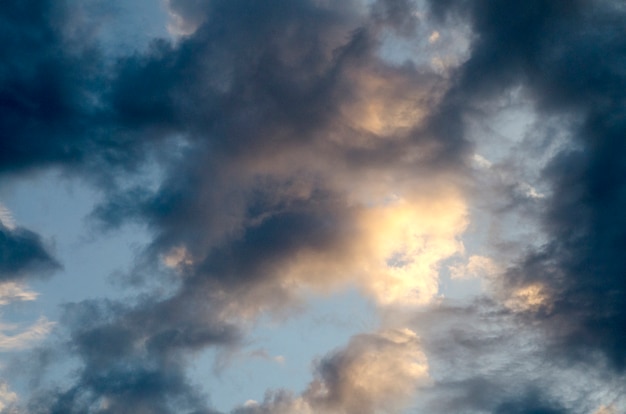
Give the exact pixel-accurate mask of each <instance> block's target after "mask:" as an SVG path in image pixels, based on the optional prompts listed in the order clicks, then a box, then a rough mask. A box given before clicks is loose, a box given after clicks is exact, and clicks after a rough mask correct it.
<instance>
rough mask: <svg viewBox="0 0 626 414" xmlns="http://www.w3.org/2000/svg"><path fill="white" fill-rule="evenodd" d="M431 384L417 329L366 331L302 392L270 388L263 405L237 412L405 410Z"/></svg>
mask: <svg viewBox="0 0 626 414" xmlns="http://www.w3.org/2000/svg"><path fill="white" fill-rule="evenodd" d="M428 382H429V376H428V361H427V360H426V356H425V355H424V353H423V352H422V350H421V347H420V343H419V339H418V338H417V336H416V335H415V333H414V332H412V331H410V330H408V329H404V330H388V331H382V332H377V333H371V334H361V335H357V336H355V337H353V338H352V339H351V340H350V342H349V343H348V345H347V346H346V347H345V348H342V349H339V350H337V351H334V352H332V353H330V354H328V355H327V356H326V357H324V358H322V359H321V360H320V361H319V362H318V364H317V366H316V378H315V380H313V381H312V382H311V383H310V384H309V386H308V388H307V389H306V390H305V391H304V392H303V393H302V395H300V396H294V395H293V394H291V393H290V392H288V391H284V390H278V391H270V392H268V393H267V394H266V397H265V400H264V401H263V402H262V403H257V402H249V403H246V404H245V405H244V406H242V407H240V408H238V409H236V410H234V412H233V413H234V414H255V413H272V414H280V413H299V414H300V413H301V414H305V413H314V412H315V413H346V414H352V413H366V414H367V413H376V412H381V410H382V411H385V412H400V411H401V410H402V409H403V408H404V407H406V405H407V404H408V403H409V402H410V399H411V397H412V396H413V394H414V392H415V391H416V390H417V389H418V388H419V387H420V386H424V385H426V384H427V383H428Z"/></svg>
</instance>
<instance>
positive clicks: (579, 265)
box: [431, 1, 626, 371]
mask: <svg viewBox="0 0 626 414" xmlns="http://www.w3.org/2000/svg"><path fill="white" fill-rule="evenodd" d="M431 7H432V10H433V11H434V12H435V13H438V14H439V15H447V16H448V18H449V19H461V20H469V21H470V22H471V24H472V30H473V32H474V35H475V37H474V41H473V43H472V45H471V50H470V57H469V58H468V60H467V61H466V62H465V63H464V64H463V65H462V66H461V67H460V68H459V69H458V77H457V80H456V85H455V86H454V87H453V88H451V90H450V91H449V93H448V95H447V97H446V98H444V101H445V100H448V99H450V100H453V101H454V102H457V103H458V105H462V107H461V108H464V109H462V110H464V111H466V110H467V108H469V107H470V106H471V105H477V104H479V103H481V102H485V101H488V100H489V99H493V98H495V97H497V96H498V95H499V94H500V93H501V91H503V90H506V89H507V88H513V87H517V86H519V85H521V86H522V87H523V89H524V91H525V93H526V94H527V96H529V97H530V99H531V100H532V102H533V106H534V109H535V110H536V111H537V114H538V116H539V117H540V118H539V119H540V122H546V123H548V122H551V121H554V120H555V119H560V120H561V121H560V122H559V123H558V128H560V129H561V130H562V131H563V133H565V134H566V135H567V137H568V139H567V142H566V144H565V145H563V146H561V148H560V149H559V150H558V151H557V153H556V155H554V156H553V157H552V159H551V160H550V161H549V163H548V165H547V166H546V168H545V169H544V171H543V172H542V177H541V179H542V180H543V183H544V184H546V185H547V186H548V187H549V189H550V191H549V194H545V197H544V198H543V201H544V202H545V203H546V204H545V206H546V207H545V209H544V210H543V211H542V212H541V213H540V215H539V216H538V217H537V222H538V223H540V225H541V228H542V229H543V231H544V232H545V237H546V240H547V242H546V243H545V244H544V245H543V246H541V247H539V248H532V251H531V252H530V253H528V254H523V255H522V256H521V257H519V259H518V264H517V265H516V266H512V267H511V268H510V269H509V271H507V273H506V279H507V285H508V289H510V290H511V291H512V292H523V291H528V292H529V289H530V290H533V289H535V290H536V289H539V287H538V286H541V291H542V292H544V293H543V294H542V298H543V299H542V301H543V300H545V301H546V303H549V306H548V307H534V308H533V309H534V312H530V314H529V315H528V318H529V323H539V324H541V325H542V326H543V327H544V328H545V333H546V335H547V336H548V338H549V339H550V341H552V342H553V344H554V346H555V348H554V349H558V354H559V355H565V356H567V357H569V358H571V359H572V360H575V361H581V360H584V359H585V357H584V355H591V354H593V353H594V351H596V350H599V351H601V352H602V353H603V354H604V355H605V356H606V357H607V359H608V360H609V361H610V364H611V366H612V367H613V368H614V369H616V370H619V371H623V369H624V367H625V366H626V362H625V361H626V354H625V353H624V352H623V350H622V348H623V347H622V346H621V345H620V344H621V343H622V342H623V335H622V333H621V332H623V331H624V329H623V327H624V326H625V323H626V314H625V313H624V309H625V307H624V306H623V305H624V298H625V293H626V285H625V284H624V278H623V277H622V276H621V275H622V274H623V273H624V269H623V260H622V258H621V250H620V247H619V246H621V245H622V239H623V235H624V234H625V229H626V226H625V225H624V221H623V220H622V219H621V217H622V215H621V214H619V213H618V212H617V210H616V208H617V206H619V205H622V204H623V203H624V191H623V189H624V187H625V185H626V182H624V180H622V179H621V177H624V176H625V175H624V174H623V168H624V167H623V166H624V165H626V164H625V163H624V159H623V157H622V155H621V154H623V153H624V151H622V148H623V143H622V140H621V139H620V138H619V137H621V136H622V135H623V132H624V127H625V125H624V122H623V121H622V120H623V119H624V110H623V108H624V105H623V103H624V101H625V96H624V94H623V90H624V88H622V87H620V86H617V85H623V84H624V82H626V76H625V72H624V61H623V54H622V53H621V52H620V51H621V50H623V48H624V40H623V39H624V36H623V35H624V25H623V21H624V18H625V16H624V9H623V8H621V7H620V6H619V5H618V4H617V3H616V2H601V3H599V4H597V7H596V5H593V6H592V5H591V4H590V3H588V2H582V1H580V2H579V1H574V2H561V1H533V2H524V3H519V4H516V5H515V6H513V7H510V5H509V3H506V5H505V2H501V1H492V2H487V1H467V2H464V1H458V2H457V1H449V2H436V3H435V2H431ZM600 56H604V57H606V58H600ZM455 105H457V104H455ZM572 119H574V120H573V121H572ZM531 196H532V194H531ZM513 295H515V293H514V294H513ZM526 296H528V295H526ZM520 309H522V308H520ZM523 309H524V311H527V310H528V308H526V307H523Z"/></svg>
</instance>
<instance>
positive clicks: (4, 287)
mask: <svg viewBox="0 0 626 414" xmlns="http://www.w3.org/2000/svg"><path fill="white" fill-rule="evenodd" d="M38 295H39V294H38V293H37V292H34V291H32V290H28V289H27V288H25V287H24V286H23V285H20V284H18V283H15V282H4V283H0V306H3V305H7V304H9V303H11V302H15V301H25V300H26V301H29V300H35V299H37V296H38Z"/></svg>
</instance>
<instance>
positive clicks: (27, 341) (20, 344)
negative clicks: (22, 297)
mask: <svg viewBox="0 0 626 414" xmlns="http://www.w3.org/2000/svg"><path fill="white" fill-rule="evenodd" d="M54 325H55V322H51V321H49V320H48V319H46V318H45V317H41V318H39V320H38V321H37V322H36V323H35V324H33V325H31V326H30V327H28V328H26V329H25V330H23V331H21V332H19V333H16V334H14V335H7V334H6V332H11V331H15V330H17V329H18V328H19V326H18V325H15V324H5V323H1V322H0V351H13V350H23V349H26V348H29V347H31V346H33V345H34V344H35V343H36V342H39V341H41V340H42V339H44V338H45V337H46V336H48V334H49V333H50V331H51V330H52V328H53V327H54Z"/></svg>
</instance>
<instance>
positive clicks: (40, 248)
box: [0, 223, 60, 281]
mask: <svg viewBox="0 0 626 414" xmlns="http://www.w3.org/2000/svg"><path fill="white" fill-rule="evenodd" d="M59 268H60V265H59V263H58V262H57V261H56V260H55V259H54V258H53V257H52V256H51V255H50V253H48V250H47V249H46V247H45V246H44V244H43V242H42V240H41V238H40V237H39V235H37V234H36V233H33V232H32V231H30V230H27V229H25V228H23V227H16V228H14V229H10V228H9V227H6V226H4V225H3V224H1V223H0V281H12V280H20V279H24V278H27V277H33V276H38V275H40V274H41V273H45V272H49V271H52V270H56V269H59Z"/></svg>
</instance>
